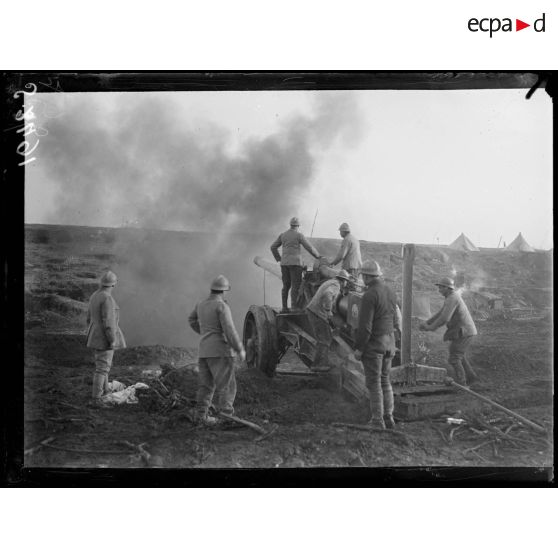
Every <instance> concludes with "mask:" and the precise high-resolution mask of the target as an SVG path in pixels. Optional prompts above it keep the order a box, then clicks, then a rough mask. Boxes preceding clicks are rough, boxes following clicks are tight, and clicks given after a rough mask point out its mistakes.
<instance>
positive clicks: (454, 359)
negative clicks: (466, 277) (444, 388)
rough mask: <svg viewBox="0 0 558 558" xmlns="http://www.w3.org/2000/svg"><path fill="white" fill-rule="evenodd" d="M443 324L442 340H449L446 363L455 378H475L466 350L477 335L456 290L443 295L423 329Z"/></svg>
mask: <svg viewBox="0 0 558 558" xmlns="http://www.w3.org/2000/svg"><path fill="white" fill-rule="evenodd" d="M443 325H447V329H446V331H445V333H444V341H449V342H450V344H449V358H448V363H449V364H450V366H451V367H452V368H453V370H454V375H455V380H456V381H458V382H460V383H471V382H472V381H474V380H476V379H477V375H476V374H475V371H474V370H473V367H472V366H471V364H470V362H469V360H468V359H467V356H466V352H467V350H468V349H469V347H470V345H471V342H472V341H473V337H474V336H475V335H477V328H476V326H475V322H474V321H473V318H472V317H471V314H470V312H469V309H468V308H467V305H466V304H465V302H464V301H463V299H462V298H461V295H460V294H459V293H458V292H456V291H451V292H450V293H449V294H448V295H447V296H446V297H445V300H444V305H443V306H442V308H441V309H440V310H439V311H438V312H436V314H434V315H433V316H432V317H431V318H429V319H428V320H427V321H426V322H425V325H424V326H423V329H424V330H426V331H434V330H436V329H438V328H439V327H441V326H443Z"/></svg>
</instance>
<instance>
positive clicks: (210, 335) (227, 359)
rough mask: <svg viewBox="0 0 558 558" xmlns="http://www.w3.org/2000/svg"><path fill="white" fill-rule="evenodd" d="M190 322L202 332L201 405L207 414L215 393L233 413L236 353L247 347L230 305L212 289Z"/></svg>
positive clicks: (219, 402) (221, 406) (218, 401)
mask: <svg viewBox="0 0 558 558" xmlns="http://www.w3.org/2000/svg"><path fill="white" fill-rule="evenodd" d="M188 322H189V323H190V326H191V328H192V329H193V330H194V331H195V332H196V333H199V334H200V335H201V339H200V344H199V352H198V363H199V377H198V393H197V405H198V409H199V410H200V411H201V413H202V414H203V415H206V414H207V411H208V409H209V407H210V406H211V403H212V400H213V396H214V394H215V395H216V406H217V408H218V410H220V411H222V412H226V413H230V414H232V413H233V412H234V407H233V404H234V399H235V397H236V378H235V373H234V355H235V352H237V353H240V352H241V351H242V350H243V349H244V348H243V346H242V342H241V341H240V338H239V336H238V333H237V331H236V329H235V327H234V323H233V320H232V315H231V310H230V308H229V305H228V304H227V302H226V301H225V300H224V298H223V295H222V294H220V293H219V294H217V293H212V294H211V295H210V296H209V297H208V298H207V299H206V300H204V301H202V302H199V303H198V304H197V305H196V307H195V308H194V310H193V311H192V313H191V314H190V316H189V318H188Z"/></svg>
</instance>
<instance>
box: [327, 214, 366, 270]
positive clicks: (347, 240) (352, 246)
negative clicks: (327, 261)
mask: <svg viewBox="0 0 558 558" xmlns="http://www.w3.org/2000/svg"><path fill="white" fill-rule="evenodd" d="M339 234H340V235H341V238H342V239H343V242H342V243H341V248H340V249H339V252H337V255H336V256H335V258H333V260H332V261H331V265H337V264H338V263H339V262H341V268H342V269H345V270H346V271H347V272H348V273H349V274H350V275H352V276H353V277H355V278H356V279H358V275H359V271H360V268H361V267H362V257H361V255H360V243H359V241H358V239H357V238H356V237H355V236H354V235H353V234H352V233H351V228H350V227H349V225H348V223H341V225H340V227H339Z"/></svg>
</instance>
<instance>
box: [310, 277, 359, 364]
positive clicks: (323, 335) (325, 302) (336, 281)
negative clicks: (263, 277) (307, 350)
mask: <svg viewBox="0 0 558 558" xmlns="http://www.w3.org/2000/svg"><path fill="white" fill-rule="evenodd" d="M348 281H351V282H352V281H353V280H352V277H351V276H350V275H349V274H348V273H347V272H346V271H345V270H344V269H342V270H341V271H339V272H338V273H337V275H336V276H335V277H334V278H333V279H328V280H327V281H324V282H323V283H322V284H321V285H320V286H319V288H318V290H317V291H316V294H315V295H314V296H313V297H312V300H311V301H310V302H309V303H308V306H307V307H306V315H307V316H308V322H309V324H310V330H311V332H312V335H313V336H314V338H315V339H316V341H317V342H318V347H317V350H316V358H315V359H314V362H313V364H312V370H316V371H319V372H324V371H327V370H329V359H328V350H329V346H330V344H331V322H330V320H331V318H332V316H333V309H334V308H335V303H336V301H337V298H338V296H339V294H340V293H341V289H344V288H345V286H346V284H347V282H348Z"/></svg>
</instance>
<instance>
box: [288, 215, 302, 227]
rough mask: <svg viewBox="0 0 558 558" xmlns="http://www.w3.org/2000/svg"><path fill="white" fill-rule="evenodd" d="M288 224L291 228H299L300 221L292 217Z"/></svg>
mask: <svg viewBox="0 0 558 558" xmlns="http://www.w3.org/2000/svg"><path fill="white" fill-rule="evenodd" d="M290 224H291V227H300V221H299V220H298V217H293V218H292V219H291V222H290Z"/></svg>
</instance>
